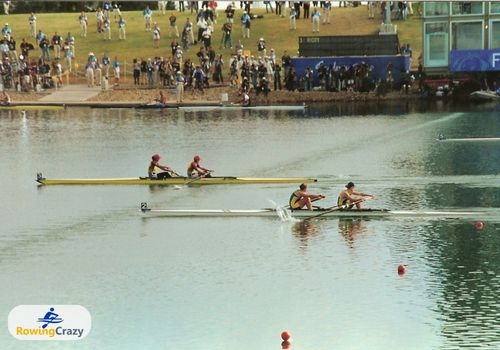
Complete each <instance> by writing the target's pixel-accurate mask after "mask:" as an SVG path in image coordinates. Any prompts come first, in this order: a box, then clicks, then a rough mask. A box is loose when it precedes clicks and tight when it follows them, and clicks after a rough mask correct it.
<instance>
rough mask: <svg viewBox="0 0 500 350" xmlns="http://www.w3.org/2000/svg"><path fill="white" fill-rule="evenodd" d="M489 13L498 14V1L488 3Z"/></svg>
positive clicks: (499, 5)
mask: <svg viewBox="0 0 500 350" xmlns="http://www.w3.org/2000/svg"><path fill="white" fill-rule="evenodd" d="M490 13H500V1H492V2H491V3H490Z"/></svg>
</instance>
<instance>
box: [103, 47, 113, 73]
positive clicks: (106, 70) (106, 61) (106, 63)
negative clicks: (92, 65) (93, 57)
mask: <svg viewBox="0 0 500 350" xmlns="http://www.w3.org/2000/svg"><path fill="white" fill-rule="evenodd" d="M110 64H111V60H110V58H109V56H108V55H107V54H106V53H104V55H103V56H102V68H103V69H104V75H105V76H107V77H109V65H110Z"/></svg>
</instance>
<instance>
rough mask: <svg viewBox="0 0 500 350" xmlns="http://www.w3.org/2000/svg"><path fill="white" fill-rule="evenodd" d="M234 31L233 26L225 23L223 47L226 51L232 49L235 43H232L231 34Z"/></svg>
mask: <svg viewBox="0 0 500 350" xmlns="http://www.w3.org/2000/svg"><path fill="white" fill-rule="evenodd" d="M232 31H233V25H232V24H231V23H229V22H226V23H224V25H223V26H222V45H221V46H222V47H223V48H224V49H232V48H233V43H232V42H231V32H232Z"/></svg>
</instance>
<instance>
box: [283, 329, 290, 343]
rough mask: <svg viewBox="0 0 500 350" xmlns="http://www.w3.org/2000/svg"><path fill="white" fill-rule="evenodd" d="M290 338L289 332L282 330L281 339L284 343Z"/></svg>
mask: <svg viewBox="0 0 500 350" xmlns="http://www.w3.org/2000/svg"><path fill="white" fill-rule="evenodd" d="M290 337H291V335H290V332H289V331H287V330H284V331H283V332H281V339H283V340H284V341H289V340H290Z"/></svg>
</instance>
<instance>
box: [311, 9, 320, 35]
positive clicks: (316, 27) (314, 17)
mask: <svg viewBox="0 0 500 350" xmlns="http://www.w3.org/2000/svg"><path fill="white" fill-rule="evenodd" d="M320 17H321V13H320V12H319V10H318V9H317V8H316V7H315V8H314V10H313V13H312V16H311V22H312V32H313V33H319V20H320Z"/></svg>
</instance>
